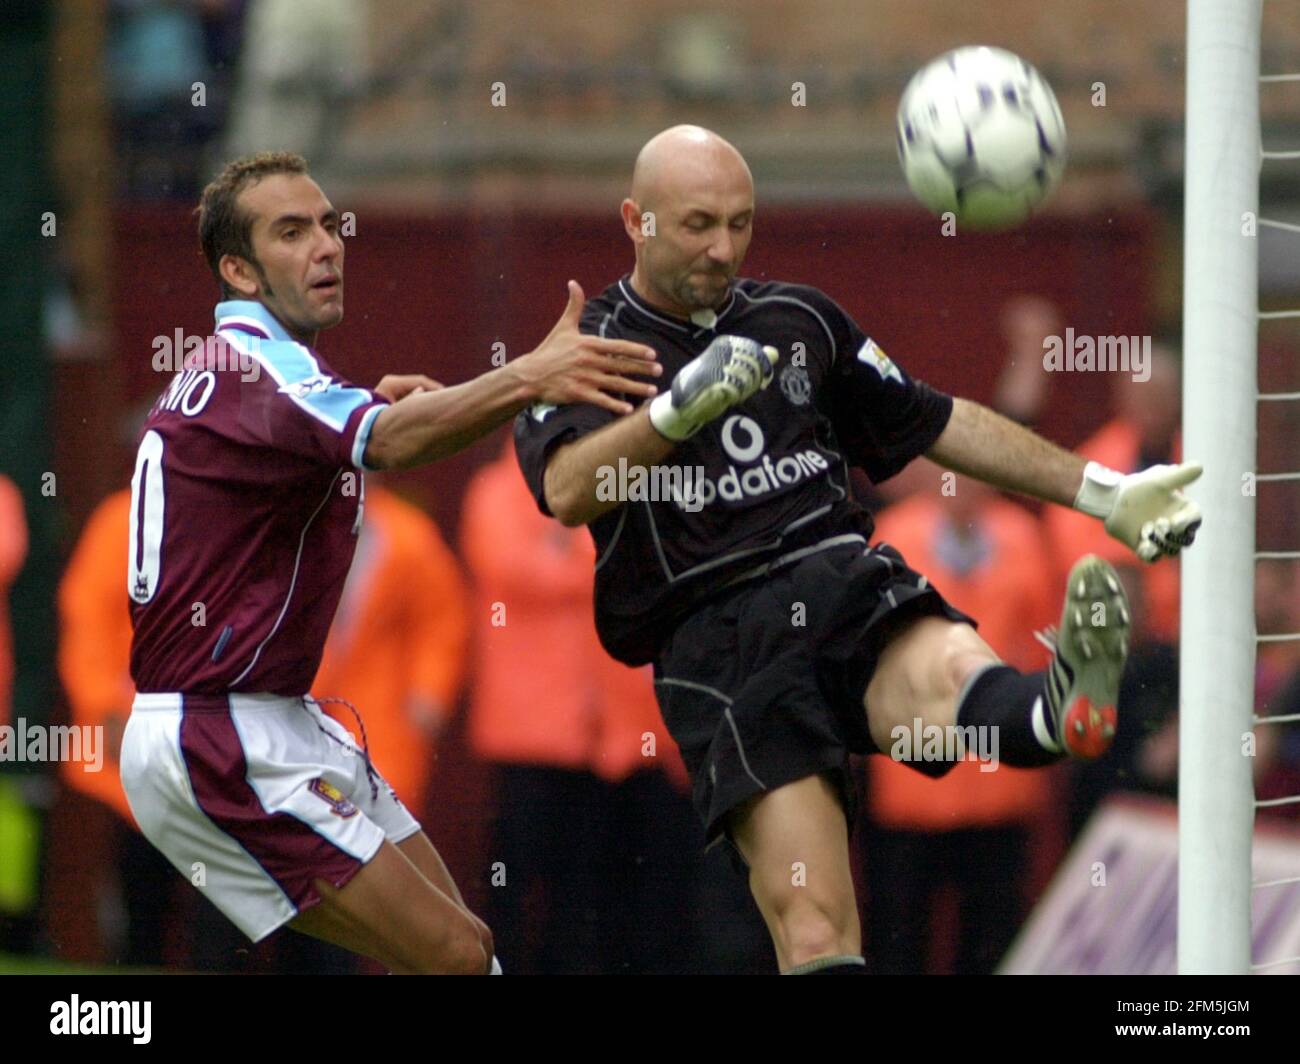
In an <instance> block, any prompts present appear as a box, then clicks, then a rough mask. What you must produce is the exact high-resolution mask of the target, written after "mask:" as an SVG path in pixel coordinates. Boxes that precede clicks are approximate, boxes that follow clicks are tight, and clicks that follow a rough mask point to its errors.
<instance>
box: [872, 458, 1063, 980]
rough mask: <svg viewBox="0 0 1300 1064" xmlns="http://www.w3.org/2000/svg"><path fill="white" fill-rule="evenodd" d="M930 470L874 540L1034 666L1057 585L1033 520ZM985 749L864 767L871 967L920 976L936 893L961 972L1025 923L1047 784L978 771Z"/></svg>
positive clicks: (885, 518)
mask: <svg viewBox="0 0 1300 1064" xmlns="http://www.w3.org/2000/svg"><path fill="white" fill-rule="evenodd" d="M928 468H929V471H930V472H931V473H932V474H933V477H932V479H931V480H930V484H931V487H930V488H929V489H928V490H925V491H922V492H918V493H917V494H915V495H912V496H911V497H909V498H907V499H905V500H903V501H901V502H898V503H896V504H894V505H893V506H891V507H889V508H888V509H886V510H885V511H883V512H882V513H881V514H880V515H879V516H878V517H877V519H876V534H877V535H878V536H879V539H880V541H881V542H887V543H889V544H890V545H891V546H893V547H895V548H896V549H897V550H899V551H901V552H902V553H903V556H904V557H905V558H907V559H908V560H909V562H910V563H911V564H912V565H915V566H916V567H917V568H918V569H919V570H920V571H921V572H924V573H926V574H928V575H929V576H930V577H931V578H932V579H933V581H934V583H935V586H936V587H938V588H939V589H940V590H941V591H942V592H943V595H944V597H945V598H947V599H948V601H949V602H951V603H952V604H953V605H955V606H956V607H957V608H958V609H960V610H963V611H965V612H967V613H969V614H971V615H972V616H974V617H978V618H979V619H980V628H979V631H980V635H981V636H983V638H984V639H985V640H986V641H987V642H988V643H989V645H990V646H992V647H993V649H994V650H996V651H997V652H998V653H999V654H1000V655H1001V656H1002V658H1003V659H1004V660H1005V661H1006V662H1007V663H1008V664H1009V665H1013V666H1015V667H1016V668H1020V669H1025V670H1032V669H1039V668H1042V667H1043V664H1044V662H1045V661H1046V660H1047V658H1048V651H1047V650H1046V649H1045V648H1044V647H1043V646H1042V645H1040V644H1039V643H1038V642H1037V641H1036V640H1035V638H1034V631H1035V629H1036V628H1042V627H1046V626H1047V625H1049V624H1051V623H1053V622H1054V621H1055V619H1056V612H1057V610H1056V603H1057V602H1058V601H1059V599H1060V590H1059V588H1058V587H1057V583H1058V581H1057V579H1056V575H1055V572H1054V569H1053V566H1052V562H1051V559H1050V557H1049V555H1048V552H1047V549H1046V547H1045V545H1044V543H1043V539H1042V531H1041V526H1040V524H1039V521H1038V520H1037V519H1036V518H1035V517H1034V516H1033V515H1032V514H1030V513H1029V512H1028V511H1027V510H1025V509H1024V508H1023V507H1021V506H1019V505H1017V504H1016V503H1013V502H1010V501H1008V500H1007V499H1005V498H1003V497H1002V496H1000V495H999V494H998V493H997V492H996V491H994V490H993V489H992V488H989V487H987V486H986V485H984V484H982V483H980V482H978V481H974V480H971V479H970V478H967V477H957V476H956V475H955V474H953V473H943V472H941V470H940V469H939V468H938V467H936V466H929V467H928ZM886 752H888V751H886ZM981 752H982V753H985V754H988V753H991V754H993V755H994V757H995V756H996V748H995V747H993V746H992V744H991V743H990V744H989V746H988V748H987V749H985V750H983V751H972V752H971V753H970V754H969V755H968V757H969V758H971V759H969V760H967V761H964V762H962V763H961V764H959V765H957V767H956V768H954V769H953V770H952V771H951V772H950V773H948V774H947V775H946V776H944V777H943V778H941V779H931V778H928V777H925V776H922V775H921V774H920V773H917V772H914V771H912V770H910V769H909V768H907V766H905V765H903V764H900V763H898V762H896V761H891V760H888V759H887V758H872V759H871V760H870V762H869V764H868V766H867V770H868V812H869V823H870V827H869V829H868V836H867V845H866V848H865V854H864V857H865V862H866V872H867V879H868V883H869V888H870V889H869V896H870V902H869V905H868V912H867V915H868V920H867V922H868V935H869V940H870V944H871V948H870V955H871V958H872V960H873V963H874V964H875V966H876V970H877V971H878V972H881V973H889V974H908V973H912V974H920V973H923V972H924V971H926V969H927V959H928V955H929V950H930V944H931V938H932V932H933V930H934V927H933V923H934V921H933V915H934V901H935V895H936V894H937V892H938V891H939V890H940V889H941V888H943V887H945V886H952V887H955V888H956V891H957V895H958V910H959V913H958V923H959V931H958V939H957V947H956V958H955V970H956V971H957V973H958V974H977V973H988V972H991V971H992V970H993V967H994V966H995V965H996V963H997V961H998V959H999V958H1000V957H1001V955H1002V954H1003V953H1004V952H1005V950H1006V948H1007V946H1008V945H1010V942H1011V939H1012V938H1013V936H1014V935H1015V932H1016V930H1017V928H1018V926H1019V924H1020V921H1021V919H1022V918H1023V916H1024V910H1025V899H1024V897H1023V892H1022V890H1021V889H1019V887H1020V884H1021V883H1022V882H1023V879H1024V873H1025V871H1026V868H1027V858H1028V834H1029V832H1028V826H1029V824H1030V823H1031V822H1032V821H1033V820H1034V819H1035V818H1036V817H1038V816H1039V815H1040V814H1041V813H1042V812H1043V811H1044V809H1045V808H1046V802H1047V799H1048V787H1049V785H1050V781H1049V780H1048V779H1047V778H1045V777H1044V775H1043V774H1042V773H1040V772H1034V771H1030V770H1028V769H1016V768H1012V767H1009V766H1006V765H1000V764H997V763H996V761H995V760H994V761H986V762H985V763H978V762H977V761H976V760H974V759H973V758H975V757H976V756H977V754H978V753H981ZM990 765H994V766H996V767H995V768H993V770H992V771H989V768H990Z"/></svg>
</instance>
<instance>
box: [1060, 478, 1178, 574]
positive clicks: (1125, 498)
mask: <svg viewBox="0 0 1300 1064" xmlns="http://www.w3.org/2000/svg"><path fill="white" fill-rule="evenodd" d="M1200 475H1201V464H1200V463H1199V462H1184V463H1183V464H1182V465H1156V466H1151V468H1149V469H1143V470H1141V471H1140V472H1137V473H1130V474H1129V475H1128V476H1123V475H1121V474H1119V473H1116V472H1115V471H1114V470H1113V469H1107V468H1106V467H1105V466H1103V465H1100V464H1098V463H1097V462H1089V463H1088V465H1087V468H1086V469H1085V470H1084V473H1083V486H1082V487H1081V488H1080V489H1079V495H1078V497H1077V498H1076V499H1075V502H1074V505H1075V509H1078V510H1082V511H1083V512H1084V513H1090V514H1092V515H1093V516H1094V517H1100V518H1101V519H1102V520H1103V521H1104V522H1105V523H1106V531H1107V532H1109V533H1110V534H1111V535H1112V536H1114V537H1115V538H1116V539H1117V540H1119V541H1120V542H1121V543H1125V544H1127V545H1128V546H1129V547H1131V548H1132V549H1133V551H1134V552H1135V553H1136V554H1137V556H1138V557H1139V558H1141V559H1142V560H1143V561H1144V562H1153V561H1155V560H1156V559H1157V558H1159V557H1161V556H1164V555H1168V556H1169V557H1174V556H1175V555H1177V554H1178V552H1179V551H1180V550H1182V549H1183V548H1184V547H1190V546H1191V545H1192V541H1193V540H1194V539H1195V538H1196V530H1197V529H1198V528H1200V527H1201V509H1200V507H1199V506H1197V505H1196V503H1194V502H1193V501H1192V500H1191V499H1189V498H1188V497H1187V496H1186V495H1184V494H1183V493H1182V492H1181V491H1180V490H1179V489H1180V488H1183V487H1186V486H1187V485H1188V484H1190V483H1191V482H1192V481H1194V480H1195V479H1196V478H1197V477H1199V476H1200Z"/></svg>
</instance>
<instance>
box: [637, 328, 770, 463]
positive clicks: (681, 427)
mask: <svg viewBox="0 0 1300 1064" xmlns="http://www.w3.org/2000/svg"><path fill="white" fill-rule="evenodd" d="M777 358H778V355H777V351H776V348H775V347H763V346H761V345H759V344H758V343H757V342H755V341H754V340H749V339H746V338H745V337H743V336H719V337H717V338H716V339H714V341H713V343H711V344H709V346H708V347H706V348H705V349H704V351H703V352H701V353H700V354H698V355H696V356H695V358H693V359H692V360H691V361H690V362H688V363H687V364H686V365H685V366H683V367H682V371H681V372H680V373H678V374H677V376H676V377H674V378H673V386H672V390H671V391H667V392H664V393H663V395H660V396H657V397H656V398H655V400H654V402H652V403H651V404H650V421H651V422H652V423H653V424H654V427H655V428H656V429H657V430H658V431H659V434H660V435H661V436H665V437H667V438H668V439H670V440H684V439H686V438H687V437H688V436H693V435H694V434H695V433H697V432H698V431H699V430H700V429H701V428H702V427H703V426H704V425H706V424H707V423H708V422H710V421H712V420H713V419H714V418H715V417H717V416H718V415H719V414H721V413H722V412H723V411H724V410H729V409H730V408H731V407H733V406H735V405H736V404H737V403H743V402H744V401H745V400H746V399H748V398H749V397H750V396H751V395H753V394H754V393H755V392H756V391H758V390H759V389H760V388H766V387H767V386H768V385H769V384H771V383H772V374H773V372H774V371H773V368H772V367H774V366H775V365H776V360H777Z"/></svg>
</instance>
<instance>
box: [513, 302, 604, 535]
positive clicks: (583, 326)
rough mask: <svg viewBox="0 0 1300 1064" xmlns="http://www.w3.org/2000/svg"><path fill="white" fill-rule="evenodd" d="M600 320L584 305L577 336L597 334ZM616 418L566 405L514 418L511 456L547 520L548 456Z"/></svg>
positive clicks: (540, 406)
mask: <svg viewBox="0 0 1300 1064" xmlns="http://www.w3.org/2000/svg"><path fill="white" fill-rule="evenodd" d="M604 317H605V315H604V313H603V312H602V310H601V309H600V308H597V307H596V306H594V305H593V303H591V302H588V304H587V306H586V309H585V310H584V311H583V314H582V319H581V322H580V323H579V326H578V330H579V332H582V333H584V334H589V335H598V334H600V326H601V321H602V319H603V318H604ZM607 335H612V334H608V333H607ZM617 417H618V415H617V414H615V413H614V412H613V411H612V410H606V409H605V408H604V407H603V406H596V405H594V404H592V403H567V404H565V405H564V406H553V405H551V404H550V403H534V404H533V405H532V406H530V407H526V408H525V409H523V410H521V411H520V412H519V414H518V415H517V416H516V417H515V456H516V457H517V458H518V459H519V468H520V469H521V470H522V471H523V474H524V479H525V480H526V481H527V482H528V489H529V490H530V491H531V492H532V493H533V498H534V499H535V500H536V502H537V506H538V508H539V509H540V510H541V511H542V513H544V514H545V515H546V516H547V517H554V516H555V515H554V514H552V513H551V510H550V507H548V506H547V505H546V487H545V482H546V463H547V462H549V461H550V460H551V455H552V453H553V452H554V451H555V449H556V448H557V447H559V446H561V445H562V444H565V443H569V442H571V441H573V440H576V439H578V438H580V437H582V436H585V435H587V433H589V432H594V431H595V430H596V429H598V428H600V427H601V426H602V425H608V424H609V423H610V422H611V421H613V420H614V419H615V418H617Z"/></svg>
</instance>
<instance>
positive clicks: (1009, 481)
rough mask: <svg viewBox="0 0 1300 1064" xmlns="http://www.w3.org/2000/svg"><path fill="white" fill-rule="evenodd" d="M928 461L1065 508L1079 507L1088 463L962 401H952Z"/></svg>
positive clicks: (985, 409) (995, 414)
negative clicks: (946, 421)
mask: <svg viewBox="0 0 1300 1064" xmlns="http://www.w3.org/2000/svg"><path fill="white" fill-rule="evenodd" d="M926 457H928V458H930V459H932V460H933V461H935V462H938V463H939V464H940V465H941V466H944V467H946V468H948V469H952V470H954V471H956V472H958V473H962V474H964V475H966V476H970V477H974V478H975V479H976V480H982V481H984V482H985V483H986V484H992V485H993V486H994V487H995V488H1003V489H1006V490H1008V491H1018V492H1020V493H1021V494H1022V495H1032V496H1033V497H1034V498H1036V499H1043V500H1045V501H1047V502H1055V503H1059V504H1060V505H1062V506H1073V505H1074V499H1075V496H1076V495H1078V494H1079V485H1080V484H1082V483H1083V468H1084V466H1085V465H1086V464H1087V462H1086V460H1085V459H1083V458H1080V457H1079V456H1078V455H1077V454H1072V453H1071V452H1069V451H1067V450H1065V449H1064V448H1063V447H1058V446H1057V445H1056V444H1054V443H1052V442H1051V441H1049V440H1045V439H1043V437H1041V436H1039V435H1038V434H1037V433H1036V432H1033V431H1032V430H1031V429H1027V428H1025V427H1024V426H1023V425H1018V424H1016V422H1014V421H1012V420H1011V419H1010V418H1006V417H1003V416H1002V415H1001V414H997V413H994V412H993V411H992V410H990V409H989V408H988V407H986V406H981V405H980V404H979V403H973V402H971V401H970V400H969V399H960V398H957V399H954V400H953V401H952V417H951V418H949V420H948V425H947V427H946V428H944V430H943V433H942V434H941V435H940V436H939V438H938V439H937V440H936V441H935V442H934V446H932V447H931V448H930V450H929V451H927V452H926Z"/></svg>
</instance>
